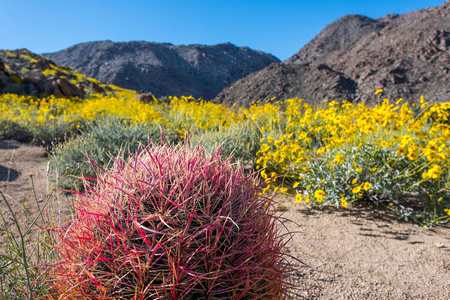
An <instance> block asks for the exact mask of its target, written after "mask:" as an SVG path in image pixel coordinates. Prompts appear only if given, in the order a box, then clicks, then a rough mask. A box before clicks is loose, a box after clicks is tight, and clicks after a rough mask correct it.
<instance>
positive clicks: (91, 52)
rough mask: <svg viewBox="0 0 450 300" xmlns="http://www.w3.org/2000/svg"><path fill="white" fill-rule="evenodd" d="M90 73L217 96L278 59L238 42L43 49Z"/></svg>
mask: <svg viewBox="0 0 450 300" xmlns="http://www.w3.org/2000/svg"><path fill="white" fill-rule="evenodd" d="M43 55H44V56H46V57H47V58H49V59H51V60H52V61H54V62H56V63H58V64H60V65H65V66H69V67H72V68H74V69H75V70H77V71H78V72H80V73H82V74H85V75H86V76H88V77H93V78H96V79H98V80H101V81H103V82H106V83H109V84H114V85H117V86H120V87H123V88H127V89H133V90H138V91H140V90H143V91H146V92H152V93H153V94H154V95H155V96H156V97H161V96H169V95H172V96H181V95H192V96H194V97H196V98H199V97H202V98H203V99H207V100H209V99H212V98H214V97H215V96H216V95H217V94H218V93H219V92H220V91H222V89H223V88H224V87H225V86H227V85H229V84H230V83H232V82H234V81H236V80H238V79H240V78H242V77H244V76H246V75H248V74H250V73H252V72H255V71H258V70H261V69H263V68H264V67H266V66H268V65H269V64H271V63H273V62H279V60H278V59H277V58H276V57H274V56H272V55H270V54H267V53H264V52H261V51H254V50H251V49H249V48H247V47H237V46H235V45H233V44H230V43H226V44H219V45H214V46H204V45H181V46H174V45H172V44H162V43H149V42H128V43H114V42H111V41H101V42H89V43H82V44H78V45H75V46H72V47H70V48H68V49H65V50H62V51H59V52H55V53H46V54H43Z"/></svg>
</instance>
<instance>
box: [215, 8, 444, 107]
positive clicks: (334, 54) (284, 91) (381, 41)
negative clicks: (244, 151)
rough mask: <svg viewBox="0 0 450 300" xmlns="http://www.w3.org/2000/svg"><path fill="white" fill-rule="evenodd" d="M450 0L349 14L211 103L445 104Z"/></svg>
mask: <svg viewBox="0 0 450 300" xmlns="http://www.w3.org/2000/svg"><path fill="white" fill-rule="evenodd" d="M449 82H450V1H447V2H445V3H444V4H442V5H440V6H437V7H431V8H427V9H422V10H417V11H413V12H410V13H407V14H404V15H396V14H392V15H388V16H385V17H383V18H379V19H375V20H374V19H370V18H367V17H364V16H359V15H348V16H344V17H342V18H340V19H339V20H337V21H335V22H333V23H331V24H330V25H328V26H327V27H326V28H325V29H324V30H323V31H322V32H321V33H319V34H318V35H317V36H316V37H315V38H314V39H312V40H311V41H310V42H309V43H308V44H307V45H305V47H303V48H302V49H301V50H300V51H299V52H298V53H296V54H295V55H293V56H292V57H291V58H289V59H287V60H286V61H284V62H282V63H278V64H272V65H270V66H269V67H266V68H264V69H263V70H260V71H258V72H256V73H253V74H250V75H248V76H247V77H245V78H243V79H241V80H239V81H237V82H235V83H233V84H231V85H230V86H228V87H226V88H225V89H224V90H223V91H222V92H221V93H220V94H219V95H218V96H217V97H216V98H215V99H214V100H213V101H214V102H216V103H227V104H232V103H238V104H241V105H248V103H250V102H252V101H255V100H263V101H264V100H268V99H271V98H272V97H277V98H278V99H280V100H281V99H286V98H291V97H298V98H304V99H305V100H307V101H309V102H316V101H320V100H324V99H327V100H334V99H337V100H343V99H347V100H350V101H361V102H368V103H374V102H375V101H377V96H375V95H374V91H375V90H376V89H378V88H382V89H384V95H386V96H387V97H389V98H391V99H393V100H396V99H398V98H404V99H406V100H407V101H410V102H417V100H418V99H419V98H420V95H422V94H423V95H424V97H425V98H426V99H427V100H428V101H430V102H437V101H449V100H450V84H449Z"/></svg>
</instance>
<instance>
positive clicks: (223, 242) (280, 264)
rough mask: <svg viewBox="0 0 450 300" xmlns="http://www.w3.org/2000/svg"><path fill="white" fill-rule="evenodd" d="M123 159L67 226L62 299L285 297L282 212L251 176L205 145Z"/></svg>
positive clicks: (59, 276)
mask: <svg viewBox="0 0 450 300" xmlns="http://www.w3.org/2000/svg"><path fill="white" fill-rule="evenodd" d="M141 150H142V151H140V153H138V154H136V155H135V156H132V157H129V158H128V159H123V158H116V159H115V160H114V163H113V165H112V168H111V170H110V171H105V172H103V171H102V172H103V173H102V175H100V174H99V176H98V180H97V181H96V182H95V183H93V184H88V183H86V182H85V192H84V193H83V194H81V193H77V200H76V205H75V208H76V219H75V220H74V221H73V222H72V223H71V224H70V225H69V226H68V227H67V228H61V231H60V238H61V240H60V243H59V244H58V245H57V246H56V249H57V251H59V254H60V255H61V258H62V260H61V261H60V262H59V263H57V264H55V265H54V270H53V273H52V274H53V275H52V282H51V285H52V286H53V294H52V295H53V297H54V298H55V299H56V298H57V299H172V300H176V299H177V300H178V299H270V300H273V299H284V298H287V296H286V293H287V292H286V291H287V287H288V286H289V284H288V282H287V280H286V275H287V272H289V267H288V265H289V264H288V263H287V259H286V258H287V257H286V254H285V253H283V251H282V250H283V248H284V246H285V245H286V243H287V242H288V239H287V238H286V235H281V234H280V231H279V230H280V227H278V226H277V225H278V220H279V219H278V218H277V217H276V216H274V215H273V214H272V211H273V210H271V207H272V202H271V200H270V199H267V198H265V197H262V196H259V195H258V194H259V192H260V187H259V184H258V182H257V181H256V179H255V177H254V176H253V175H249V176H248V175H245V174H244V169H243V167H241V166H240V165H233V164H231V163H230V161H229V160H222V159H221V158H220V152H216V153H214V154H209V153H206V152H205V151H204V150H202V149H201V148H200V147H197V148H196V149H191V148H190V147H188V146H186V145H185V146H168V145H161V146H148V147H145V148H143V149H141Z"/></svg>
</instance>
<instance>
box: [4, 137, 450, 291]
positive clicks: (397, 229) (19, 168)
mask: <svg viewBox="0 0 450 300" xmlns="http://www.w3.org/2000/svg"><path fill="white" fill-rule="evenodd" d="M47 162H48V160H47V157H46V155H45V151H43V150H42V148H40V147H37V146H32V145H29V144H23V143H19V142H16V141H12V140H0V191H2V193H4V194H5V195H7V196H6V197H7V198H8V199H10V203H12V208H13V210H15V211H17V214H18V217H19V218H23V217H24V213H23V208H22V206H23V203H25V206H26V207H27V208H28V213H29V214H30V215H33V214H35V213H36V211H37V209H36V204H35V203H36V201H35V197H34V196H33V195H34V193H33V189H32V183H31V179H30V175H32V176H33V180H34V185H35V189H36V193H37V198H38V199H44V198H45V195H46V193H47V191H48V189H49V188H50V183H49V182H48V181H47V174H46V169H47ZM278 201H279V202H278V203H277V204H276V207H277V214H281V215H282V216H283V217H285V218H287V219H290V220H292V221H294V222H295V223H296V224H294V222H284V223H283V224H284V225H285V226H286V227H287V229H288V230H289V231H297V232H298V233H296V234H294V235H293V239H292V240H291V241H290V242H289V244H288V248H287V251H288V253H289V254H290V255H292V256H294V257H297V258H298V259H300V260H302V261H303V262H304V263H305V265H300V264H298V265H297V266H296V269H297V270H296V271H295V272H294V273H293V274H292V276H291V278H290V279H291V281H292V282H293V283H294V285H295V286H296V287H297V288H298V289H300V290H298V291H296V292H295V293H296V295H292V299H450V226H449V225H440V226H437V227H433V228H428V229H427V228H422V227H418V226H415V225H413V224H409V223H404V222H400V221H397V220H396V219H395V216H393V215H392V214H391V213H389V212H387V211H383V210H378V209H376V208H374V207H371V206H370V205H365V206H356V207H355V206H354V207H348V208H346V209H342V208H341V209H339V210H336V209H335V208H332V207H330V208H325V209H324V210H321V211H317V210H313V209H309V208H308V207H307V206H305V205H300V204H296V203H293V200H292V199H290V198H280V199H279V200H278ZM59 206H63V205H59ZM0 208H1V209H2V211H3V212H5V211H6V206H5V204H4V203H0ZM0 224H1V222H0ZM0 226H3V224H1V225H0ZM3 238H4V237H3ZM1 241H2V236H1V233H0V243H1ZM0 251H1V244H0Z"/></svg>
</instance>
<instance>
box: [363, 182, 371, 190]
mask: <svg viewBox="0 0 450 300" xmlns="http://www.w3.org/2000/svg"><path fill="white" fill-rule="evenodd" d="M371 187H372V184H371V183H370V182H364V185H363V189H364V190H365V191H368V190H370V188H371Z"/></svg>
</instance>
